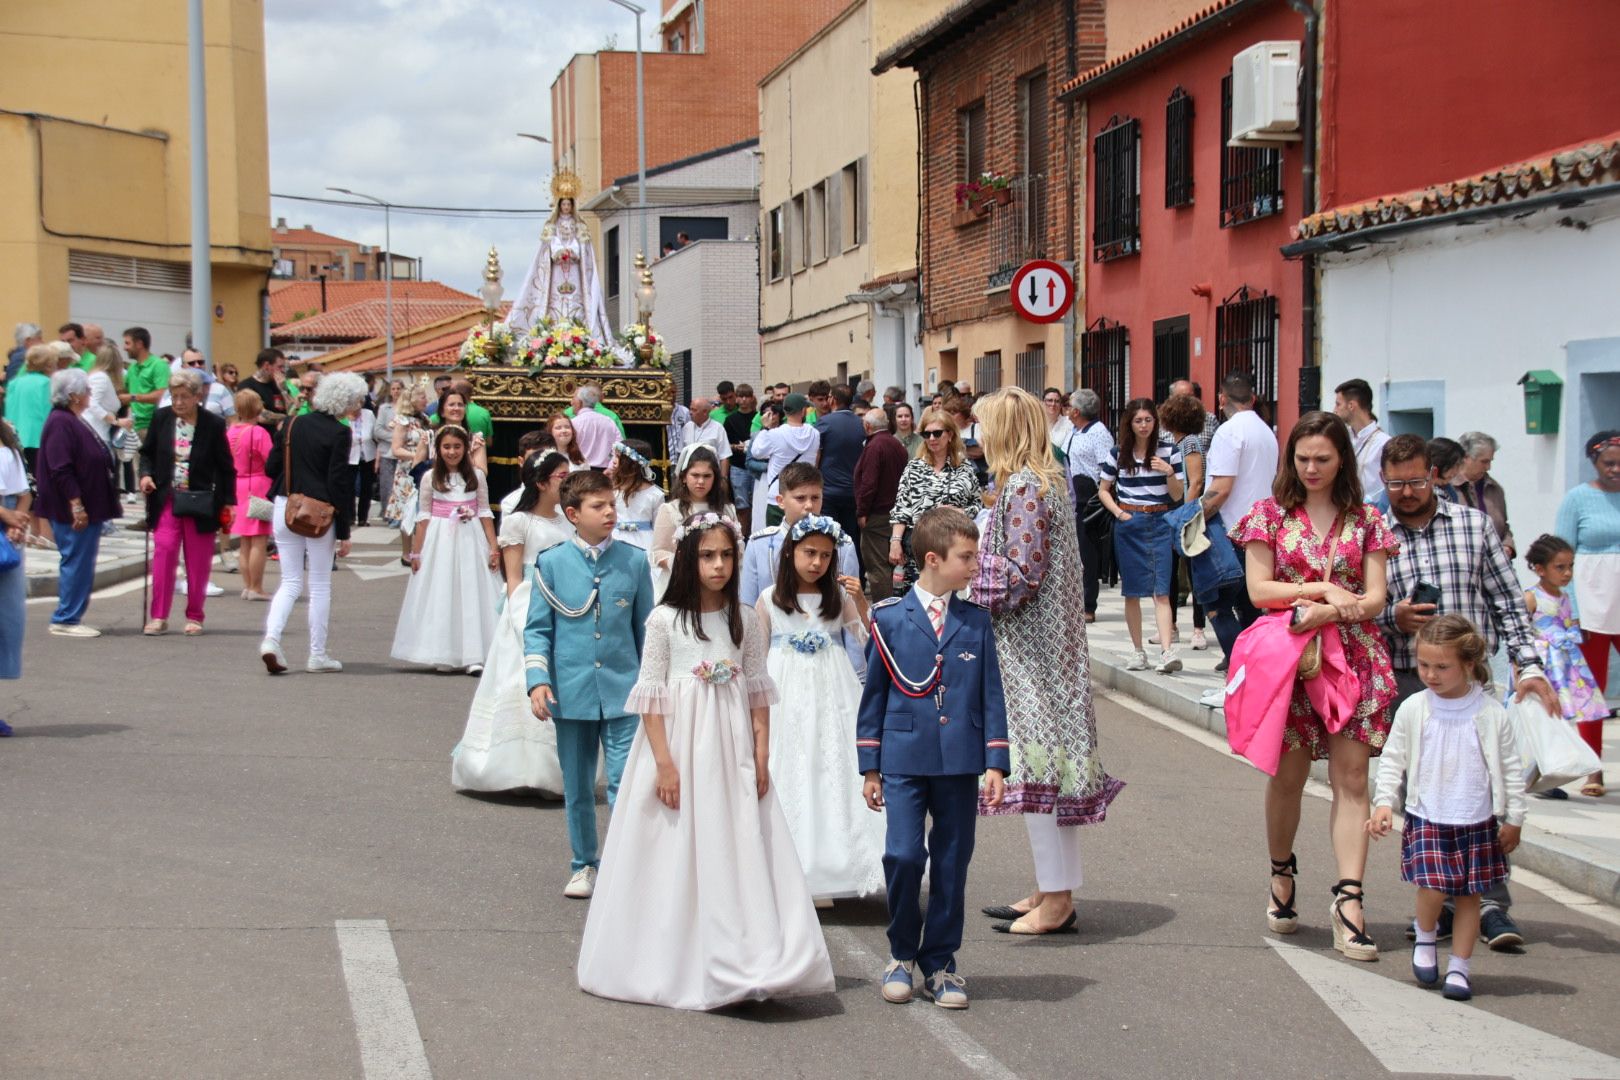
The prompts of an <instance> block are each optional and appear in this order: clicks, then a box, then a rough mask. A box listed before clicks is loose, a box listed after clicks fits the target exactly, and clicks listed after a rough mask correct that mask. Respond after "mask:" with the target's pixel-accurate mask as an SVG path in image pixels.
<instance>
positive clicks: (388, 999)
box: [337, 919, 433, 1080]
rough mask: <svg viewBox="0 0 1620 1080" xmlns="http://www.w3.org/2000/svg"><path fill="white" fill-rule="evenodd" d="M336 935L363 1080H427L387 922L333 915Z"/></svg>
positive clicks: (429, 1075) (424, 1054)
mask: <svg viewBox="0 0 1620 1080" xmlns="http://www.w3.org/2000/svg"><path fill="white" fill-rule="evenodd" d="M337 939H338V951H339V952H340V953H341V954H342V957H343V982H344V985H346V986H347V987H348V990H349V1009H350V1011H351V1012H352V1013H353V1014H354V1031H355V1035H356V1036H357V1037H358V1038H359V1040H360V1068H361V1071H362V1072H363V1073H364V1074H365V1077H366V1080H432V1077H433V1071H432V1070H431V1069H430V1068H428V1060H427V1050H426V1048H425V1047H423V1045H422V1032H421V1031H420V1030H419V1029H418V1028H417V1026H416V1014H415V1013H414V1012H412V1011H411V996H410V993H409V992H408V991H407V990H406V989H405V980H404V978H402V977H401V975H400V973H399V956H398V955H397V954H396V953H395V952H394V940H393V935H392V932H391V931H390V930H389V929H388V923H387V922H386V921H385V920H383V919H339V920H337Z"/></svg>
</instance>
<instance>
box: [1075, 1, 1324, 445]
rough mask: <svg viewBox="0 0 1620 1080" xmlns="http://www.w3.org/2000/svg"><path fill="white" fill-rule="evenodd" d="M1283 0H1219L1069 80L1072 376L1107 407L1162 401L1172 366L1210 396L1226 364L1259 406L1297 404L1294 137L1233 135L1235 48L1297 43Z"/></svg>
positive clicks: (1272, 412)
mask: <svg viewBox="0 0 1620 1080" xmlns="http://www.w3.org/2000/svg"><path fill="white" fill-rule="evenodd" d="M1303 35H1304V21H1303V18H1302V17H1301V16H1300V15H1299V14H1298V13H1297V12H1296V11H1294V10H1293V8H1292V7H1290V6H1289V5H1288V4H1287V3H1285V2H1284V0H1224V2H1221V3H1216V4H1212V5H1211V6H1209V7H1207V8H1205V9H1204V10H1203V11H1201V12H1199V13H1198V14H1197V15H1194V16H1192V17H1191V18H1188V19H1186V20H1184V21H1182V22H1181V23H1179V24H1176V25H1175V26H1173V27H1169V28H1167V29H1166V30H1164V31H1163V32H1161V33H1160V34H1159V35H1158V36H1157V37H1154V38H1151V39H1149V40H1148V41H1146V42H1144V43H1143V44H1142V45H1141V46H1139V47H1138V48H1136V49H1134V50H1132V51H1130V52H1128V53H1124V54H1122V55H1120V56H1117V57H1115V58H1114V59H1112V60H1110V61H1109V62H1108V63H1107V64H1104V65H1102V66H1101V67H1098V68H1095V69H1093V70H1091V71H1088V72H1086V73H1084V74H1083V75H1081V76H1080V77H1079V78H1077V79H1074V80H1072V81H1071V82H1070V83H1068V84H1067V85H1066V86H1065V87H1063V89H1062V92H1061V94H1060V95H1059V96H1060V99H1061V100H1062V101H1064V102H1067V103H1069V104H1071V105H1072V106H1073V107H1075V108H1076V109H1083V110H1084V117H1085V122H1084V124H1083V125H1082V124H1077V125H1076V126H1075V129H1074V139H1075V142H1076V144H1077V146H1078V147H1083V151H1084V157H1085V165H1084V171H1085V182H1086V190H1087V196H1088V197H1087V200H1086V207H1085V213H1084V214H1083V216H1081V217H1080V218H1079V219H1078V220H1077V221H1076V223H1075V224H1076V229H1075V240H1076V245H1077V247H1078V249H1079V251H1080V256H1079V261H1080V264H1081V269H1082V273H1083V275H1084V280H1085V290H1084V295H1085V308H1084V315H1083V318H1084V319H1085V326H1084V327H1083V328H1082V329H1080V331H1079V333H1080V353H1081V359H1080V383H1081V384H1082V385H1084V386H1088V387H1090V388H1092V389H1094V390H1096V391H1097V392H1098V394H1100V395H1101V396H1102V398H1103V404H1104V406H1105V408H1106V410H1107V413H1108V415H1107V417H1105V419H1106V420H1107V422H1108V423H1109V426H1110V429H1112V427H1113V416H1114V413H1115V412H1117V410H1119V409H1120V408H1121V407H1123V405H1124V404H1125V402H1126V401H1127V400H1129V399H1131V398H1135V397H1151V398H1153V399H1154V400H1156V401H1162V400H1164V398H1165V397H1166V396H1167V393H1168V387H1169V384H1170V383H1171V382H1172V381H1174V380H1175V379H1180V378H1190V379H1192V380H1193V381H1195V382H1197V383H1199V384H1201V387H1202V389H1203V392H1204V404H1205V406H1206V407H1210V408H1213V407H1214V405H1215V388H1216V385H1217V383H1218V382H1219V380H1220V379H1221V378H1222V377H1224V376H1225V375H1226V374H1227V373H1228V372H1229V371H1233V370H1244V371H1247V372H1248V373H1250V374H1251V375H1252V376H1253V377H1254V378H1255V382H1256V394H1257V396H1258V397H1259V399H1260V401H1261V405H1260V409H1261V412H1262V414H1263V415H1265V416H1266V417H1267V418H1268V419H1270V420H1271V421H1272V422H1273V423H1276V424H1278V425H1279V426H1281V427H1283V428H1286V427H1287V426H1288V425H1290V424H1292V423H1293V421H1294V419H1295V418H1296V417H1297V416H1298V415H1299V407H1298V402H1299V396H1300V393H1299V387H1300V383H1299V370H1300V366H1301V363H1302V360H1303V358H1304V355H1305V352H1304V341H1305V336H1304V331H1303V329H1302V328H1303V326H1304V316H1303V314H1302V310H1301V308H1302V298H1303V296H1304V295H1305V293H1304V288H1303V285H1302V271H1301V268H1300V266H1299V264H1298V263H1291V262H1288V261H1287V260H1285V259H1284V258H1283V257H1282V254H1281V251H1280V249H1281V248H1282V246H1283V245H1284V244H1286V243H1288V241H1289V239H1290V228H1291V226H1292V225H1293V223H1294V222H1295V221H1297V220H1298V219H1299V217H1300V216H1301V213H1302V210H1301V208H1302V207H1303V206H1304V205H1305V202H1306V200H1305V195H1304V191H1303V188H1302V179H1301V166H1302V162H1303V160H1304V153H1303V149H1302V148H1303V142H1302V141H1296V142H1291V143H1281V144H1278V145H1277V146H1276V147H1275V148H1272V149H1266V148H1253V147H1244V148H1236V147H1230V146H1228V145H1227V138H1228V136H1229V134H1230V132H1231V123H1230V113H1231V74H1232V63H1233V60H1232V58H1233V56H1234V55H1236V54H1237V53H1239V52H1240V51H1242V50H1243V49H1245V48H1247V47H1249V46H1251V45H1253V44H1255V43H1256V42H1260V41H1292V42H1299V41H1300V40H1301V39H1302V37H1303Z"/></svg>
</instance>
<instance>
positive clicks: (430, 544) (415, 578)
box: [388, 473, 503, 668]
mask: <svg viewBox="0 0 1620 1080" xmlns="http://www.w3.org/2000/svg"><path fill="white" fill-rule="evenodd" d="M476 476H477V487H476V488H475V489H474V490H472V491H468V490H467V488H466V485H465V484H464V483H463V482H462V479H461V476H460V475H459V474H457V473H452V474H451V475H450V477H449V480H448V481H447V483H446V487H447V489H448V490H445V491H434V490H433V480H432V474H431V473H429V474H427V475H426V476H424V477H423V478H422V486H421V490H420V491H419V492H418V493H417V495H418V498H419V499H420V501H421V508H420V510H419V512H418V515H417V520H418V521H420V520H421V519H422V518H424V517H426V518H428V519H429V521H428V524H427V534H426V535H425V536H424V537H423V539H422V562H421V566H420V568H419V569H418V570H417V571H416V573H414V574H412V575H411V580H410V584H408V585H406V586H405V602H404V603H403V604H401V605H400V608H399V623H398V625H397V626H395V628H394V646H393V648H392V649H390V650H389V653H388V654H389V655H390V656H392V657H393V658H394V659H395V660H404V661H405V662H407V663H411V664H432V665H435V666H441V667H454V668H464V667H469V666H471V665H473V664H482V663H483V662H484V657H485V656H486V655H488V653H489V646H490V642H492V641H494V640H495V610H496V606H497V605H498V604H499V603H500V595H501V592H502V591H503V590H502V589H501V585H500V579H499V578H497V577H496V576H495V572H494V571H493V570H491V569H490V568H489V540H488V538H487V537H485V535H484V525H483V522H484V519H486V518H491V517H493V516H494V515H493V514H491V513H490V510H489V487H488V485H487V483H486V482H485V480H484V474H483V473H476Z"/></svg>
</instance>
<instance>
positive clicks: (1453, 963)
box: [1446, 956, 1468, 986]
mask: <svg viewBox="0 0 1620 1080" xmlns="http://www.w3.org/2000/svg"><path fill="white" fill-rule="evenodd" d="M1453 975H1461V976H1462V982H1461V983H1459V984H1458V985H1459V986H1460V985H1464V984H1466V983H1467V982H1468V961H1467V960H1466V959H1464V958H1463V957H1461V956H1453V957H1452V958H1451V960H1450V961H1449V962H1448V963H1447V964H1446V982H1448V983H1449V982H1450V981H1451V977H1452V976H1453Z"/></svg>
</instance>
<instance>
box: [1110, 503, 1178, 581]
mask: <svg viewBox="0 0 1620 1080" xmlns="http://www.w3.org/2000/svg"><path fill="white" fill-rule="evenodd" d="M1126 513H1128V514H1130V515H1131V516H1130V519H1129V520H1127V521H1118V522H1115V523H1114V561H1115V562H1117V563H1118V564H1119V591H1120V595H1122V596H1127V597H1143V596H1169V595H1170V589H1171V583H1172V581H1173V580H1174V574H1175V567H1176V551H1175V548H1174V547H1172V546H1171V538H1170V515H1169V514H1164V513H1158V514H1144V513H1142V512H1141V511H1139V510H1126Z"/></svg>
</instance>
